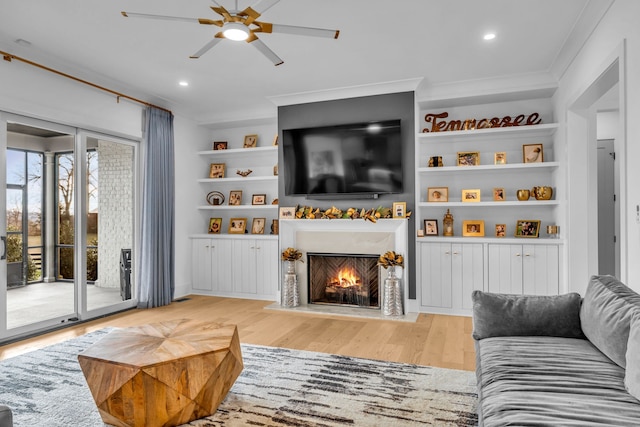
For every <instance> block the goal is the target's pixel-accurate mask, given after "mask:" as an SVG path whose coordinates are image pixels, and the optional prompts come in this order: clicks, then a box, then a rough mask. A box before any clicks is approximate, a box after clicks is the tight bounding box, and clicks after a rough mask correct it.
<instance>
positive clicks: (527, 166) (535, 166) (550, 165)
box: [417, 162, 560, 174]
mask: <svg viewBox="0 0 640 427" xmlns="http://www.w3.org/2000/svg"><path fill="white" fill-rule="evenodd" d="M559 166H560V163H558V162H543V163H508V164H505V165H478V166H441V167H431V168H429V167H426V168H424V167H422V168H418V169H417V170H418V173H419V174H436V173H447V172H455V173H474V172H509V173H512V172H513V171H514V169H521V170H539V169H557V168H558V167H559Z"/></svg>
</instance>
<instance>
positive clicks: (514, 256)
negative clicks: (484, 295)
mask: <svg viewBox="0 0 640 427" xmlns="http://www.w3.org/2000/svg"><path fill="white" fill-rule="evenodd" d="M488 268H489V271H488V273H489V274H488V280H489V283H487V289H488V290H489V292H496V293H503V294H519V295H520V294H522V293H523V284H522V245H498V244H496V245H493V244H490V245H489V267H488Z"/></svg>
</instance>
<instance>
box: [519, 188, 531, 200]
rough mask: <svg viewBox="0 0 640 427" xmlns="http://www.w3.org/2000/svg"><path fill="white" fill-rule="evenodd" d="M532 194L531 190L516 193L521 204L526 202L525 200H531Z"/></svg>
mask: <svg viewBox="0 0 640 427" xmlns="http://www.w3.org/2000/svg"><path fill="white" fill-rule="evenodd" d="M530 193H531V192H530V191H529V190H518V191H516V197H518V200H520V201H521V202H524V201H525V200H529V197H530V195H531V194H530Z"/></svg>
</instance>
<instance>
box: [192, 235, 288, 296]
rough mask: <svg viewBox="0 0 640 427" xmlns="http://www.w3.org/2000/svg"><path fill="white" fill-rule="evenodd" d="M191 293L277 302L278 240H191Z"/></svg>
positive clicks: (199, 237)
mask: <svg viewBox="0 0 640 427" xmlns="http://www.w3.org/2000/svg"><path fill="white" fill-rule="evenodd" d="M191 241H192V245H191V247H192V272H193V278H192V287H193V290H194V292H197V293H201V294H206V295H216V296H226V297H235V298H250V299H264V300H276V299H277V297H278V266H279V259H280V257H279V254H278V240H277V239H276V238H274V237H271V236H269V237H267V236H265V237H263V238H249V237H246V236H237V237H233V236H226V237H225V236H220V237H217V236H216V237H209V236H206V235H205V236H192V238H191Z"/></svg>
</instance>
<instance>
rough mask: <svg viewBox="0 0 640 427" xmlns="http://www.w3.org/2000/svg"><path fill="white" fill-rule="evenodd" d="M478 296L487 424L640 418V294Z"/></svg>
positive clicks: (596, 284)
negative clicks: (582, 296)
mask: <svg viewBox="0 0 640 427" xmlns="http://www.w3.org/2000/svg"><path fill="white" fill-rule="evenodd" d="M472 298H473V338H474V339H475V345H476V376H477V381H478V396H479V402H478V421H479V425H480V426H486V427H489V426H501V427H502V426H640V400H638V399H640V295H638V294H637V293H635V292H634V291H632V290H631V289H629V288H628V287H627V286H625V285H624V284H622V283H621V282H620V281H618V280H616V279H615V278H613V277H611V276H593V277H592V278H591V280H590V282H589V285H588V288H587V291H586V293H585V296H584V298H581V296H580V295H579V294H577V293H572V294H566V295H560V296H516V295H505V294H491V293H485V292H481V291H475V292H474V293H473V295H472Z"/></svg>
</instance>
